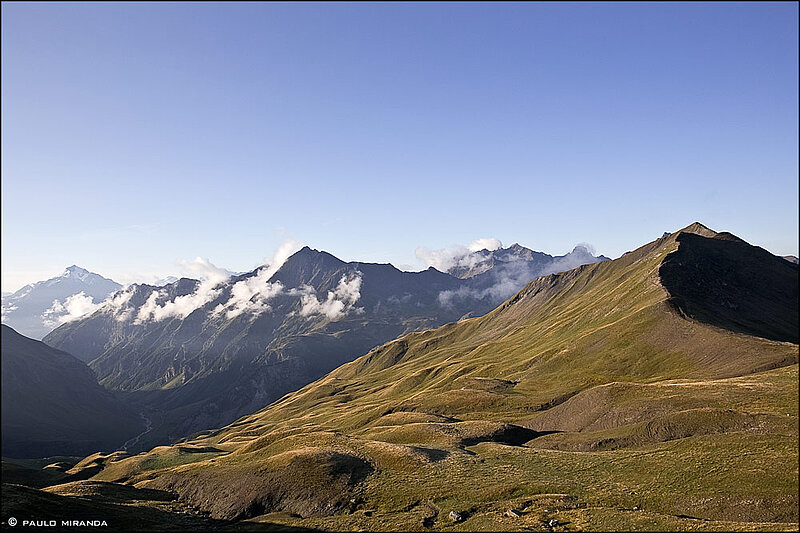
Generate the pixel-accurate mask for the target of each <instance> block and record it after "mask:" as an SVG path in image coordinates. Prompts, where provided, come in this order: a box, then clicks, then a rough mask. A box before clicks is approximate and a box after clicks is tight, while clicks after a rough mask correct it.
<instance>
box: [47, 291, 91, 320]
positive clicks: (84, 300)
mask: <svg viewBox="0 0 800 533" xmlns="http://www.w3.org/2000/svg"><path fill="white" fill-rule="evenodd" d="M100 305H101V304H99V303H94V299H93V298H92V297H91V296H87V295H86V293H84V292H79V293H78V294H73V295H72V296H68V297H67V298H66V299H65V300H64V303H61V301H60V300H53V305H51V306H50V308H49V309H47V310H46V311H45V312H44V313H43V314H42V322H43V323H44V325H45V326H47V327H52V328H55V327H58V326H60V325H61V324H66V323H67V322H72V321H73V320H77V319H79V318H81V317H83V316H86V315H90V314H92V313H94V312H95V311H97V310H98V309H99V308H100Z"/></svg>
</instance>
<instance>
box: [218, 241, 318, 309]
mask: <svg viewBox="0 0 800 533" xmlns="http://www.w3.org/2000/svg"><path fill="white" fill-rule="evenodd" d="M302 247H303V243H301V242H298V241H292V240H289V241H285V242H284V243H283V244H281V245H280V246H278V249H277V251H276V252H275V255H273V256H272V259H271V260H270V261H268V262H267V264H266V265H265V266H263V267H262V268H260V269H259V270H258V272H256V275H255V276H251V277H249V278H246V279H243V280H240V281H237V282H236V283H234V285H233V287H231V296H230V298H228V301H226V302H225V303H222V304H219V305H218V306H217V307H216V308H215V309H214V311H213V314H214V315H217V314H220V313H222V312H225V316H226V318H228V319H231V318H235V317H237V316H239V315H241V314H242V313H248V314H252V315H254V316H258V315H260V314H261V313H264V312H267V311H271V310H272V308H271V307H270V306H269V304H268V303H267V302H268V301H269V300H270V299H272V298H274V297H275V296H277V295H279V294H281V293H282V292H283V290H284V287H283V284H282V283H281V282H280V281H276V282H275V283H270V282H269V280H270V279H271V278H272V276H273V275H274V274H275V272H277V271H278V269H280V268H281V267H282V266H283V264H284V263H285V262H286V260H287V259H289V257H291V256H292V254H294V253H295V252H297V251H298V250H299V249H300V248H302Z"/></svg>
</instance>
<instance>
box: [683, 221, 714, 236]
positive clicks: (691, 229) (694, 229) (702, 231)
mask: <svg viewBox="0 0 800 533" xmlns="http://www.w3.org/2000/svg"><path fill="white" fill-rule="evenodd" d="M675 233H695V234H697V235H701V236H703V237H714V236H715V235H716V234H717V232H716V231H714V230H712V229H709V228H707V227H706V226H704V225H703V224H701V223H700V222H692V223H691V224H689V225H688V226H686V227H685V228H683V229H682V230H679V231H677V232H675Z"/></svg>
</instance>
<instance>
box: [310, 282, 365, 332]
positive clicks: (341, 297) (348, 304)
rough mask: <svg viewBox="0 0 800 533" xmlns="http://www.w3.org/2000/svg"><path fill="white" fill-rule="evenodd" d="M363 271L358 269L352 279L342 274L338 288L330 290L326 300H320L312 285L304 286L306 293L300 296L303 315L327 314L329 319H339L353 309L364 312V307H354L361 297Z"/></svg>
mask: <svg viewBox="0 0 800 533" xmlns="http://www.w3.org/2000/svg"><path fill="white" fill-rule="evenodd" d="M361 276H362V274H361V272H358V271H356V273H355V275H354V276H353V277H351V278H350V279H347V276H342V279H340V280H339V284H338V285H337V286H336V289H334V290H332V291H328V296H327V298H326V299H325V300H323V301H320V300H319V299H318V298H317V295H316V293H315V291H314V289H313V288H312V287H308V286H305V287H303V288H302V291H304V294H302V295H301V296H300V302H301V304H302V307H301V308H300V314H301V315H302V316H311V315H325V316H326V317H328V319H329V320H339V319H340V318H342V317H343V316H345V315H346V314H347V313H348V312H350V311H351V310H354V312H356V313H360V312H363V311H364V310H363V308H361V307H358V308H355V309H353V304H355V303H356V302H357V301H358V299H359V298H361Z"/></svg>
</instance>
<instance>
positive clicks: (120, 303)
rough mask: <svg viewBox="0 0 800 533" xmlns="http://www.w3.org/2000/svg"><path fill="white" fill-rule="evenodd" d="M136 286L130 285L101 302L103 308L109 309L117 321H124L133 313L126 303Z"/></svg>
mask: <svg viewBox="0 0 800 533" xmlns="http://www.w3.org/2000/svg"><path fill="white" fill-rule="evenodd" d="M135 290H136V287H135V286H133V285H131V286H128V287H126V288H125V289H123V290H121V291H117V292H116V293H114V294H112V295H111V296H109V297H108V298H106V300H105V301H104V302H103V303H102V304H101V306H102V307H103V309H105V310H106V311H110V312H111V313H112V314H113V315H114V319H115V320H117V322H125V321H126V320H129V319H130V318H131V316H132V315H133V308H132V307H131V306H129V305H128V302H130V300H131V297H132V296H133V293H134V292H135Z"/></svg>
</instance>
